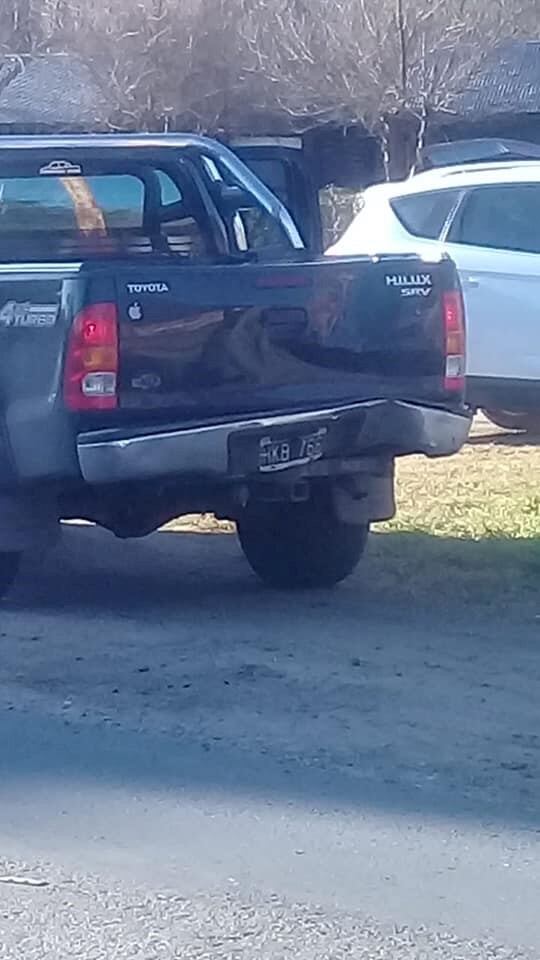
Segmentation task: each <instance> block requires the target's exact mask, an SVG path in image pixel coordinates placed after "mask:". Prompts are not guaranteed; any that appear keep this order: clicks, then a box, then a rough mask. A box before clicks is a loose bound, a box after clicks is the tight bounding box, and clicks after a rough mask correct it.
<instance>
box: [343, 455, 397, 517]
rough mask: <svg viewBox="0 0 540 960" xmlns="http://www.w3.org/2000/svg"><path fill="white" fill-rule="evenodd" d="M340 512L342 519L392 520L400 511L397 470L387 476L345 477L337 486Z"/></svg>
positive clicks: (362, 475) (364, 475)
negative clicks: (396, 491) (396, 479)
mask: <svg viewBox="0 0 540 960" xmlns="http://www.w3.org/2000/svg"><path fill="white" fill-rule="evenodd" d="M333 497H334V507H335V510H336V515H337V517H338V518H339V520H341V522H342V523H351V524H359V525H362V524H366V523H375V522H378V521H381V520H391V519H392V517H393V516H394V514H395V512H396V503H395V496H394V470H393V467H392V470H391V472H390V473H389V474H386V475H384V476H374V475H366V474H361V475H359V476H352V477H343V478H341V479H340V481H339V482H338V483H336V484H335V485H334V487H333Z"/></svg>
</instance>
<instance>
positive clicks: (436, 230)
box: [390, 190, 460, 240]
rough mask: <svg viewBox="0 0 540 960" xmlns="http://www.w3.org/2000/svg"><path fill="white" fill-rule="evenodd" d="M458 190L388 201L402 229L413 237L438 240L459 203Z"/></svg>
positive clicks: (419, 194) (411, 195)
mask: <svg viewBox="0 0 540 960" xmlns="http://www.w3.org/2000/svg"><path fill="white" fill-rule="evenodd" d="M459 197H460V192H459V191H458V190H436V191H430V192H429V193H416V194H409V195H408V196H404V197H397V198H395V199H394V200H391V201H390V205H391V207H392V210H393V211H394V213H395V215H396V216H397V218H398V220H399V221H400V223H401V224H402V226H403V227H405V229H406V230H407V231H408V233H410V234H412V235H413V236H414V237H424V238H425V239H426V240H438V239H439V238H440V236H441V234H442V232H443V230H444V228H445V226H446V224H447V223H448V220H449V218H450V217H451V215H452V213H453V211H454V209H455V207H456V204H457V203H458V201H459Z"/></svg>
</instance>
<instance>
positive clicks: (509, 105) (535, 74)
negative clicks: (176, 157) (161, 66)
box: [0, 40, 540, 135]
mask: <svg viewBox="0 0 540 960" xmlns="http://www.w3.org/2000/svg"><path fill="white" fill-rule="evenodd" d="M231 110H232V112H233V114H234V115H233V116H231V115H230V113H231ZM451 112H452V114H453V116H454V117H455V119H456V120H457V119H460V120H473V121H476V120H479V119H482V118H487V117H490V116H496V115H506V116H508V115H515V114H524V113H532V114H539V115H540V41H536V40H535V41H521V40H514V41H509V42H506V43H502V44H499V45H498V46H496V47H495V48H494V49H493V51H491V52H490V53H489V54H488V55H487V56H486V58H485V60H484V63H483V65H482V68H481V69H480V70H479V71H478V73H477V74H476V76H474V77H473V78H472V79H471V80H470V81H469V82H468V84H467V85H466V87H465V88H464V90H463V92H462V93H461V94H459V95H458V96H456V97H455V98H454V100H453V102H452V104H451ZM113 113H114V109H113V106H112V104H111V103H110V102H109V97H108V95H107V78H106V77H100V76H98V75H96V72H95V71H94V70H93V69H91V67H90V66H89V65H88V64H87V63H85V62H83V61H82V60H80V59H78V58H76V57H72V56H68V55H67V54H56V55H46V56H40V57H36V58H33V59H31V58H26V57H25V58H20V57H16V56H13V57H6V58H4V60H3V61H2V60H0V126H2V127H3V128H4V129H5V128H6V127H7V128H8V129H9V128H10V127H13V128H14V130H15V129H16V130H17V131H22V130H24V129H28V130H30V131H31V130H33V129H36V128H39V129H49V130H53V129H54V130H65V131H69V130H73V131H84V130H96V129H106V127H107V120H110V119H111V114H113ZM173 116H174V111H173V113H172V114H171V119H173ZM188 116H189V115H188ZM222 116H223V120H224V121H225V125H226V126H227V127H228V128H230V131H231V132H234V133H235V134H244V135H248V134H275V135H278V134H284V133H289V134H290V133H304V132H305V131H306V130H307V129H309V128H310V125H311V126H312V127H318V126H320V125H321V124H322V125H323V126H324V125H325V123H324V121H325V118H324V117H322V116H320V115H319V116H316V117H313V118H312V121H311V124H310V118H309V116H303V117H302V118H301V119H300V118H298V119H297V120H295V118H294V117H293V116H291V115H290V114H289V113H287V112H285V111H283V113H281V114H280V113H279V112H276V108H275V105H274V107H273V111H272V112H271V111H265V110H263V109H261V108H258V109H257V110H256V111H255V112H251V113H250V111H249V104H245V103H244V104H243V105H242V109H240V108H239V106H238V104H236V103H235V104H234V106H233V104H232V103H231V107H230V109H229V115H227V111H225V112H224V114H223V115H222ZM177 117H178V120H177V122H182V123H183V124H184V125H186V124H185V122H184V121H183V120H182V117H183V111H182V104H178V113H177ZM328 120H329V121H330V123H331V124H332V125H333V126H335V127H337V126H339V127H343V128H345V127H347V126H348V125H349V122H348V120H347V117H346V116H340V117H337V116H332V117H329V118H326V121H327V122H328ZM173 122H174V121H173ZM353 124H354V125H355V126H358V123H357V121H356V122H355V121H354V120H353ZM175 125H176V124H175ZM188 125H189V124H188ZM360 126H361V125H360Z"/></svg>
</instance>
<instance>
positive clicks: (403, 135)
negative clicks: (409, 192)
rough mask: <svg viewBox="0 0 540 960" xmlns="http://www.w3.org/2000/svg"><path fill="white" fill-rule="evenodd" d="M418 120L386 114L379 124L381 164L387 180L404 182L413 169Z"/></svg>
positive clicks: (404, 115) (408, 116)
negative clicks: (381, 151) (381, 152)
mask: <svg viewBox="0 0 540 960" xmlns="http://www.w3.org/2000/svg"><path fill="white" fill-rule="evenodd" d="M418 128H419V123H418V119H417V118H416V117H414V116H412V115H411V114H397V113H396V114H387V115H386V116H385V117H383V119H382V123H381V141H382V150H383V163H384V170H385V175H386V179H387V180H404V179H405V178H406V177H408V176H409V174H410V172H411V170H412V169H413V167H414V164H415V161H416V155H417V144H418Z"/></svg>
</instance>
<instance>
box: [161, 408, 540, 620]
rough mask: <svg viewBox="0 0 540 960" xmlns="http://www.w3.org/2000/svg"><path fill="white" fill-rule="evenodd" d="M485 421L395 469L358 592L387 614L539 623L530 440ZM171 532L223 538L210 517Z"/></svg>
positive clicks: (534, 467) (536, 496)
mask: <svg viewBox="0 0 540 960" xmlns="http://www.w3.org/2000/svg"><path fill="white" fill-rule="evenodd" d="M525 441H526V438H524V437H522V436H520V435H517V434H504V433H502V432H501V431H499V430H497V429H496V428H492V427H490V426H489V425H488V424H487V423H486V422H480V423H479V424H477V425H475V427H474V430H473V435H472V437H471V442H470V443H469V444H467V446H466V447H465V448H464V449H463V450H462V451H461V453H459V454H458V455H457V456H455V457H450V458H448V459H443V460H428V459H426V458H425V457H407V458H404V459H402V460H400V461H399V463H398V465H397V477H396V493H397V514H396V517H395V518H394V519H393V520H392V521H390V522H388V523H384V524H378V525H376V526H375V527H374V528H373V533H374V536H372V538H371V543H370V546H369V550H368V553H367V556H366V557H365V560H364V563H363V566H362V568H361V577H360V583H361V589H362V591H363V593H365V595H366V596H367V597H369V599H370V601H374V602H376V603H377V602H379V601H380V603H381V606H382V608H384V607H385V606H388V603H389V598H392V602H393V603H395V604H404V605H406V606H408V605H411V604H412V605H413V606H415V607H417V608H418V609H425V610H430V609H432V608H433V607H434V606H435V607H436V608H439V609H440V608H441V607H444V608H445V609H446V610H448V611H449V615H454V616H459V615H460V614H463V613H465V614H466V613H467V612H468V611H470V610H471V609H472V608H474V607H479V608H481V609H482V610H484V611H485V610H486V608H491V609H492V610H495V611H496V612H497V615H501V616H502V615H507V614H508V613H510V614H511V616H513V617H514V618H515V617H516V616H518V617H519V618H525V619H526V620H527V621H531V619H532V620H534V619H535V617H536V611H537V610H538V614H539V615H540V602H538V603H537V597H538V593H539V586H540V442H539V443H538V445H534V444H533V443H530V444H529V443H526V442H525ZM170 526H171V527H172V528H173V529H175V530H179V531H185V532H188V531H191V532H199V533H220V532H231V531H232V529H233V527H232V525H231V524H218V523H217V521H216V520H214V519H213V518H212V517H210V516H204V517H186V518H183V519H181V520H179V521H175V523H174V524H172V525H170Z"/></svg>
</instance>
